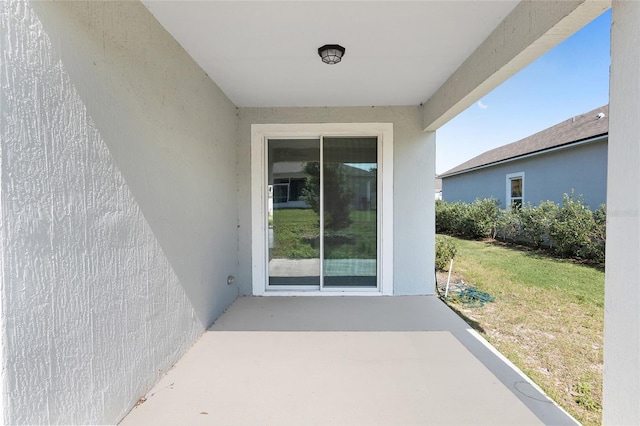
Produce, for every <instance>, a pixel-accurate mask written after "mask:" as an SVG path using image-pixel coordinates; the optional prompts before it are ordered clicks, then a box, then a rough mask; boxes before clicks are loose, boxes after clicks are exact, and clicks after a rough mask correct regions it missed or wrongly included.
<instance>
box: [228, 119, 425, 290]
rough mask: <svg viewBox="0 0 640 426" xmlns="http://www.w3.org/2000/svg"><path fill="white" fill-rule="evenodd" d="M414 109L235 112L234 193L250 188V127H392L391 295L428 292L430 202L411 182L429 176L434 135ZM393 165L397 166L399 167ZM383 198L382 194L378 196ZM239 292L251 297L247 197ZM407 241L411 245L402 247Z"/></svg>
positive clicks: (242, 212) (242, 222) (241, 208)
mask: <svg viewBox="0 0 640 426" xmlns="http://www.w3.org/2000/svg"><path fill="white" fill-rule="evenodd" d="M421 114H422V112H421V108H420V107H418V106H404V107H403V106H399V107H373V108H372V107H330V108H240V141H241V143H240V148H239V150H240V151H239V156H238V158H239V162H238V167H239V171H238V179H239V180H240V189H239V193H240V194H249V193H250V185H251V160H250V153H251V125H252V124H265V123H371V122H374V123H375V122H378V123H393V126H394V127H393V143H394V147H393V149H394V153H393V155H394V157H393V162H394V164H395V168H394V198H393V200H394V217H396V218H402V219H401V220H399V221H396V222H395V223H394V234H393V240H394V259H393V263H394V267H393V270H394V294H396V295H409V294H432V293H433V292H434V288H435V287H434V278H433V259H434V256H435V246H434V239H435V230H434V228H433V226H430V225H429V224H430V223H431V224H433V223H434V222H433V221H435V200H434V199H433V197H431V195H430V194H425V193H424V191H421V190H420V189H421V186H420V185H416V182H431V181H433V176H434V175H435V163H434V158H435V134H434V133H432V132H424V131H423V128H422V115H421ZM399 165H402V166H401V167H400V166H399ZM383 196H384V194H383ZM239 212H240V227H239V229H240V268H239V269H240V274H241V275H240V277H239V279H238V282H240V283H241V286H242V287H241V292H242V293H243V294H247V295H249V294H251V293H252V290H251V282H252V277H251V261H252V260H251V238H252V237H251V236H252V230H251V197H249V196H246V197H242V198H241V199H240V205H239ZM408 242H413V243H408Z"/></svg>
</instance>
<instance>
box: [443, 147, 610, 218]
mask: <svg viewBox="0 0 640 426" xmlns="http://www.w3.org/2000/svg"><path fill="white" fill-rule="evenodd" d="M607 142H608V138H606V137H604V138H602V139H600V140H598V141H596V142H590V143H586V144H582V145H576V146H571V147H567V148H564V149H561V150H557V151H551V152H547V153H541V154H539V155H535V156H531V157H528V158H523V159H520V160H513V161H509V162H506V163H503V164H498V165H495V166H490V167H486V168H482V169H479V170H475V171H470V172H466V173H462V174H458V175H453V176H449V177H446V178H444V179H443V182H442V194H443V199H444V200H445V201H447V202H454V201H462V202H465V203H471V202H473V201H474V200H475V199H478V198H481V199H482V198H496V199H498V200H500V202H501V206H502V207H505V198H506V195H507V194H506V176H507V175H508V174H512V173H520V172H524V176H525V178H524V203H525V204H526V203H528V202H530V203H531V204H533V205H537V204H539V203H540V202H541V201H547V200H551V201H553V202H555V203H558V204H560V203H562V198H563V194H565V193H570V192H571V190H572V189H573V190H574V192H575V195H582V196H583V199H584V201H585V203H586V204H587V205H589V206H590V207H591V208H597V207H598V206H599V205H600V204H605V203H606V198H607Z"/></svg>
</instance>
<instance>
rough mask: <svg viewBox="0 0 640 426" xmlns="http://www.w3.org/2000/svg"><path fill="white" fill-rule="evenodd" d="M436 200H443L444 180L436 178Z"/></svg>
mask: <svg viewBox="0 0 640 426" xmlns="http://www.w3.org/2000/svg"><path fill="white" fill-rule="evenodd" d="M436 200H442V179H440V178H438V177H436Z"/></svg>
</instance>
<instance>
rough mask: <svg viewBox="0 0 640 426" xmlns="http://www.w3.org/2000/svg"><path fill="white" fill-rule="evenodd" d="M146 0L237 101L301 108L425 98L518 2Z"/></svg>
mask: <svg viewBox="0 0 640 426" xmlns="http://www.w3.org/2000/svg"><path fill="white" fill-rule="evenodd" d="M143 3H144V4H145V5H146V6H147V8H148V9H149V10H150V11H151V13H152V14H153V15H154V16H155V17H156V19H158V21H159V22H160V23H161V24H162V25H163V26H164V27H165V28H166V29H167V31H169V33H171V34H172V35H173V37H174V38H175V39H176V40H177V41H178V42H179V43H180V44H181V45H182V46H183V48H184V49H185V50H186V51H187V52H188V53H189V54H190V55H191V56H192V57H193V58H194V60H195V61H196V62H198V64H200V66H201V67H202V68H203V69H204V70H205V72H206V73H207V74H208V75H209V76H210V77H211V78H212V79H213V80H214V81H215V82H216V83H217V84H218V86H219V87H220V88H221V89H222V90H223V91H224V92H225V94H226V95H227V96H228V97H229V98H230V99H231V101H232V102H233V103H234V104H235V105H236V106H238V107H265V106H269V107H279V106H296V107H300V106H353V105H418V104H421V103H423V102H425V101H427V100H428V99H429V98H430V97H431V96H432V95H433V94H434V93H435V92H436V91H437V90H438V89H439V88H440V87H441V86H442V85H443V83H445V81H446V80H447V79H448V78H449V77H450V76H451V75H452V74H453V73H454V71H456V69H458V67H460V65H461V64H462V63H463V62H464V61H465V60H466V59H467V58H468V57H469V55H470V54H471V53H472V52H474V51H475V50H476V48H478V46H479V45H480V44H481V43H482V42H483V41H484V40H485V39H486V38H487V37H488V36H489V34H490V33H491V32H492V31H493V30H494V29H495V28H496V27H497V26H498V25H499V24H500V22H502V21H503V19H504V18H505V17H506V16H507V15H508V14H509V13H510V12H511V11H512V10H513V9H514V7H515V6H516V5H517V4H518V1H511V0H510V1H333V2H325V1H318V2H316V1H285V2H279V1H278V2H276V1H273V2H272V1H203V2H191V1H168V2H164V1H152V0H144V1H143ZM329 43H339V44H341V45H343V46H344V47H345V48H346V54H345V56H344V59H343V61H342V62H341V63H340V64H337V65H331V66H330V65H326V64H323V63H322V62H321V61H320V58H319V56H318V53H317V49H318V47H320V46H321V45H323V44H329Z"/></svg>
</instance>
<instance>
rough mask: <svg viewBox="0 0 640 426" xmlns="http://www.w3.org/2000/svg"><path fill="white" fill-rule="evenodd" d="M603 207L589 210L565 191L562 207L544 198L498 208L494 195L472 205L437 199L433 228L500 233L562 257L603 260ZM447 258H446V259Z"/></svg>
mask: <svg viewBox="0 0 640 426" xmlns="http://www.w3.org/2000/svg"><path fill="white" fill-rule="evenodd" d="M606 216H607V215H606V208H605V206H604V205H602V206H600V207H599V208H598V209H596V210H594V211H593V212H592V211H591V210H590V209H589V207H587V206H586V205H585V204H584V202H583V200H582V198H581V197H575V196H574V195H573V192H572V193H571V194H565V195H564V198H563V202H562V206H558V205H557V204H555V203H553V202H552V201H545V202H542V203H540V204H539V205H538V206H532V205H531V204H527V205H526V206H522V207H514V208H508V209H504V210H499V209H498V201H497V200H495V199H484V200H476V201H474V202H473V203H471V204H465V203H460V202H455V203H446V202H444V201H437V202H436V232H439V233H445V234H450V235H456V236H460V237H464V238H486V237H492V238H499V239H501V240H503V241H508V242H515V243H522V244H526V245H529V246H532V247H534V248H536V249H540V248H546V249H548V250H549V251H551V252H552V253H554V254H556V255H558V256H561V257H576V258H580V259H585V260H588V261H591V262H598V263H601V262H604V254H605V244H606ZM445 261H448V259H446V260H445Z"/></svg>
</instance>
